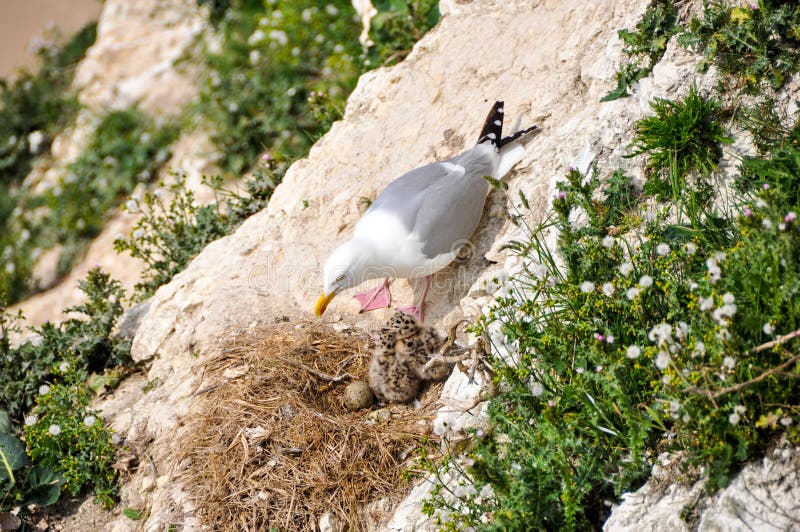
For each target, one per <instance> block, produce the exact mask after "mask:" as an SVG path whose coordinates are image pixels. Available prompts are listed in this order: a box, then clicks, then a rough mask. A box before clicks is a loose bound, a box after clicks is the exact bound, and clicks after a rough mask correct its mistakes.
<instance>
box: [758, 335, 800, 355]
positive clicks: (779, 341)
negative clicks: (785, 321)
mask: <svg viewBox="0 0 800 532" xmlns="http://www.w3.org/2000/svg"><path fill="white" fill-rule="evenodd" d="M798 336H800V331H792V332H790V333H789V334H784V335H783V336H778V337H777V338H775V339H774V340H772V341H771V342H767V343H765V344H761V345H759V346H758V347H754V348H753V349H751V350H750V351H748V354H753V353H760V352H761V351H766V350H767V349H772V348H773V347H775V346H776V345H781V344H784V343H786V342H788V341H790V340H794V339H795V338H797V337H798Z"/></svg>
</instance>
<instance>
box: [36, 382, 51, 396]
mask: <svg viewBox="0 0 800 532" xmlns="http://www.w3.org/2000/svg"><path fill="white" fill-rule="evenodd" d="M48 393H50V386H48V385H47V384H42V385H41V386H39V395H47V394H48Z"/></svg>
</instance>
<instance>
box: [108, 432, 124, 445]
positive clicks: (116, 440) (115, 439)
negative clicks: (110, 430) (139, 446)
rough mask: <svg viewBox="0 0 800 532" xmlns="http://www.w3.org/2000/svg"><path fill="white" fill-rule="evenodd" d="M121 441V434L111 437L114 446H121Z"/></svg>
mask: <svg viewBox="0 0 800 532" xmlns="http://www.w3.org/2000/svg"><path fill="white" fill-rule="evenodd" d="M121 441H122V438H120V437H119V434H117V433H116V432H115V433H114V434H112V435H111V443H113V444H114V445H119V442H121Z"/></svg>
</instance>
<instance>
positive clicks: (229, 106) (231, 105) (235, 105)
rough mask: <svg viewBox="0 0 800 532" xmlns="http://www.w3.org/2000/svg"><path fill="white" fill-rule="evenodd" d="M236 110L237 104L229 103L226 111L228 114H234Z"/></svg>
mask: <svg viewBox="0 0 800 532" xmlns="http://www.w3.org/2000/svg"><path fill="white" fill-rule="evenodd" d="M238 110H239V104H237V103H236V102H231V103H229V104H228V111H229V112H231V113H235V112H236V111H238Z"/></svg>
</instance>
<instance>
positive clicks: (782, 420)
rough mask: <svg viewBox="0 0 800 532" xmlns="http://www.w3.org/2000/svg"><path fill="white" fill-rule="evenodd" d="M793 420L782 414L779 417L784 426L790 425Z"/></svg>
mask: <svg viewBox="0 0 800 532" xmlns="http://www.w3.org/2000/svg"><path fill="white" fill-rule="evenodd" d="M793 422H794V421H793V420H792V418H790V417H789V416H784V417H782V418H781V425H783V426H784V427H788V426H790V425H791V424H792V423H793Z"/></svg>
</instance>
